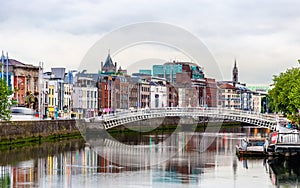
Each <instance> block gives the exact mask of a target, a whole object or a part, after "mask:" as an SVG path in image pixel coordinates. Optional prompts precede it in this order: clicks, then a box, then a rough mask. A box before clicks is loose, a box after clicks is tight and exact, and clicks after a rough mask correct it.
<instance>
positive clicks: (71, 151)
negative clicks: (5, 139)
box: [0, 128, 299, 187]
mask: <svg viewBox="0 0 300 188" xmlns="http://www.w3.org/2000/svg"><path fill="white" fill-rule="evenodd" d="M258 133H260V134H262V135H263V134H264V132H263V131H262V130H259V131H257V133H255V130H254V129H250V128H235V129H222V130H221V131H220V133H216V134H215V135H206V136H207V138H208V139H210V138H212V139H213V142H212V144H211V145H209V147H208V150H207V151H206V152H200V150H201V148H200V147H201V143H200V141H201V140H202V138H203V136H204V133H195V134H193V133H189V132H181V133H178V134H176V135H174V137H171V139H170V141H169V142H165V143H164V144H162V145H159V147H156V146H153V145H151V144H153V143H160V141H161V139H163V138H164V137H166V136H167V135H165V134H162V135H155V134H152V135H143V136H142V137H138V138H135V137H130V138H128V140H127V141H128V143H132V142H133V141H134V142H135V143H139V142H138V141H137V140H135V139H142V140H143V144H142V145H139V146H135V147H131V146H130V145H127V146H128V147H125V148H124V147H118V143H115V142H114V141H112V140H107V139H100V140H99V139H98V140H91V141H94V142H104V143H105V144H106V145H105V147H102V148H97V147H94V146H95V145H91V144H90V143H84V142H82V141H74V142H73V141H68V142H67V143H55V144H48V145H46V146H42V147H41V146H39V147H37V148H31V150H30V149H28V148H27V149H21V150H17V151H6V152H2V153H1V159H0V162H1V172H0V182H1V183H0V185H2V187H5V186H10V187H99V186H103V187H133V186H136V187H170V185H171V186H172V187H174V186H175V187H176V186H181V185H188V186H201V187H218V186H220V185H222V187H242V186H243V187H253V185H255V181H254V183H251V184H249V181H250V180H251V181H253V178H255V180H256V181H257V182H256V183H257V184H259V185H260V187H261V185H263V186H270V185H272V184H271V181H270V178H269V172H270V174H271V171H266V170H265V168H264V167H265V166H264V164H266V163H264V160H263V159H258V160H245V159H238V158H237V157H236V156H235V145H236V144H238V143H239V141H240V138H241V137H244V136H245V135H247V134H258ZM123 139H124V142H125V144H126V139H125V138H123ZM101 146H103V145H101ZM178 148H182V149H178ZM99 150H101V152H103V153H102V155H98V154H97V152H99ZM18 151H19V152H18ZM174 153H175V155H174V156H171V154H174ZM24 154H26V155H24ZM2 156H3V158H2ZM162 158H163V159H166V160H165V161H164V162H163V163H155V165H151V164H152V163H151V162H153V161H154V162H155V161H156V160H160V159H162ZM4 159H5V160H4ZM132 164H134V165H132ZM245 164H246V165H245ZM274 164H275V163H274ZM274 174H275V173H274ZM279 174H281V172H279ZM298 174H299V173H298ZM258 177H259V178H258ZM249 178H250V180H249ZM251 178H252V179H251ZM247 179H248V182H247ZM258 187H259V186H258Z"/></svg>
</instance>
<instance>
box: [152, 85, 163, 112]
mask: <svg viewBox="0 0 300 188" xmlns="http://www.w3.org/2000/svg"><path fill="white" fill-rule="evenodd" d="M157 95H158V98H157V99H156V98H155V96H157ZM150 100H151V101H150V108H162V107H165V106H166V105H167V87H166V86H161V85H151V86H150Z"/></svg>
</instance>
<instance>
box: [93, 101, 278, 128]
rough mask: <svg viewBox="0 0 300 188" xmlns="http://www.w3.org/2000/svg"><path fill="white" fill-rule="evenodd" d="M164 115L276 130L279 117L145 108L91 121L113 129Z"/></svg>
mask: <svg viewBox="0 0 300 188" xmlns="http://www.w3.org/2000/svg"><path fill="white" fill-rule="evenodd" d="M162 117H186V118H189V117H190V118H194V119H195V120H197V119H199V117H208V118H214V119H220V120H233V121H238V122H244V123H249V124H252V125H256V126H259V127H265V128H269V129H271V130H273V131H275V130H276V126H277V123H278V122H277V119H278V118H277V117H276V115H271V114H262V113H257V112H251V111H242V110H234V109H228V108H226V109H225V108H202V107H197V108H178V107H172V108H169V107H168V108H145V109H140V110H137V111H135V112H132V111H125V112H118V113H114V114H107V115H103V116H102V117H96V118H91V119H89V121H91V122H99V123H101V124H103V127H104V128H105V129H111V128H114V127H118V126H121V125H124V124H127V123H132V122H137V121H142V120H148V119H152V118H162Z"/></svg>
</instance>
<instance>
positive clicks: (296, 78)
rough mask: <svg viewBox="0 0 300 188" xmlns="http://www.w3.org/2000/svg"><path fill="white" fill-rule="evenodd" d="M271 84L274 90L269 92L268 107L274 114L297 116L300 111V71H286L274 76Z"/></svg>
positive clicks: (292, 69) (297, 69) (295, 69)
mask: <svg viewBox="0 0 300 188" xmlns="http://www.w3.org/2000/svg"><path fill="white" fill-rule="evenodd" d="M273 82H274V83H273V85H274V88H273V89H272V90H270V91H269V97H270V106H269V107H270V108H272V110H273V111H274V112H282V113H284V114H286V115H297V114H298V110H299V109H300V69H299V68H291V69H288V70H287V71H286V72H284V73H280V74H279V76H274V77H273Z"/></svg>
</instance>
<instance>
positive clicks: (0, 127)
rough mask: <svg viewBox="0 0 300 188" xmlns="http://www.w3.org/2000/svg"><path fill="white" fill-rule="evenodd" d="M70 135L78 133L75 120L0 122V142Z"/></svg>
mask: <svg viewBox="0 0 300 188" xmlns="http://www.w3.org/2000/svg"><path fill="white" fill-rule="evenodd" d="M72 133H79V130H78V128H77V127H76V121H75V120H40V121H0V142H1V140H4V139H17V138H27V137H47V136H51V135H64V134H72Z"/></svg>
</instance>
